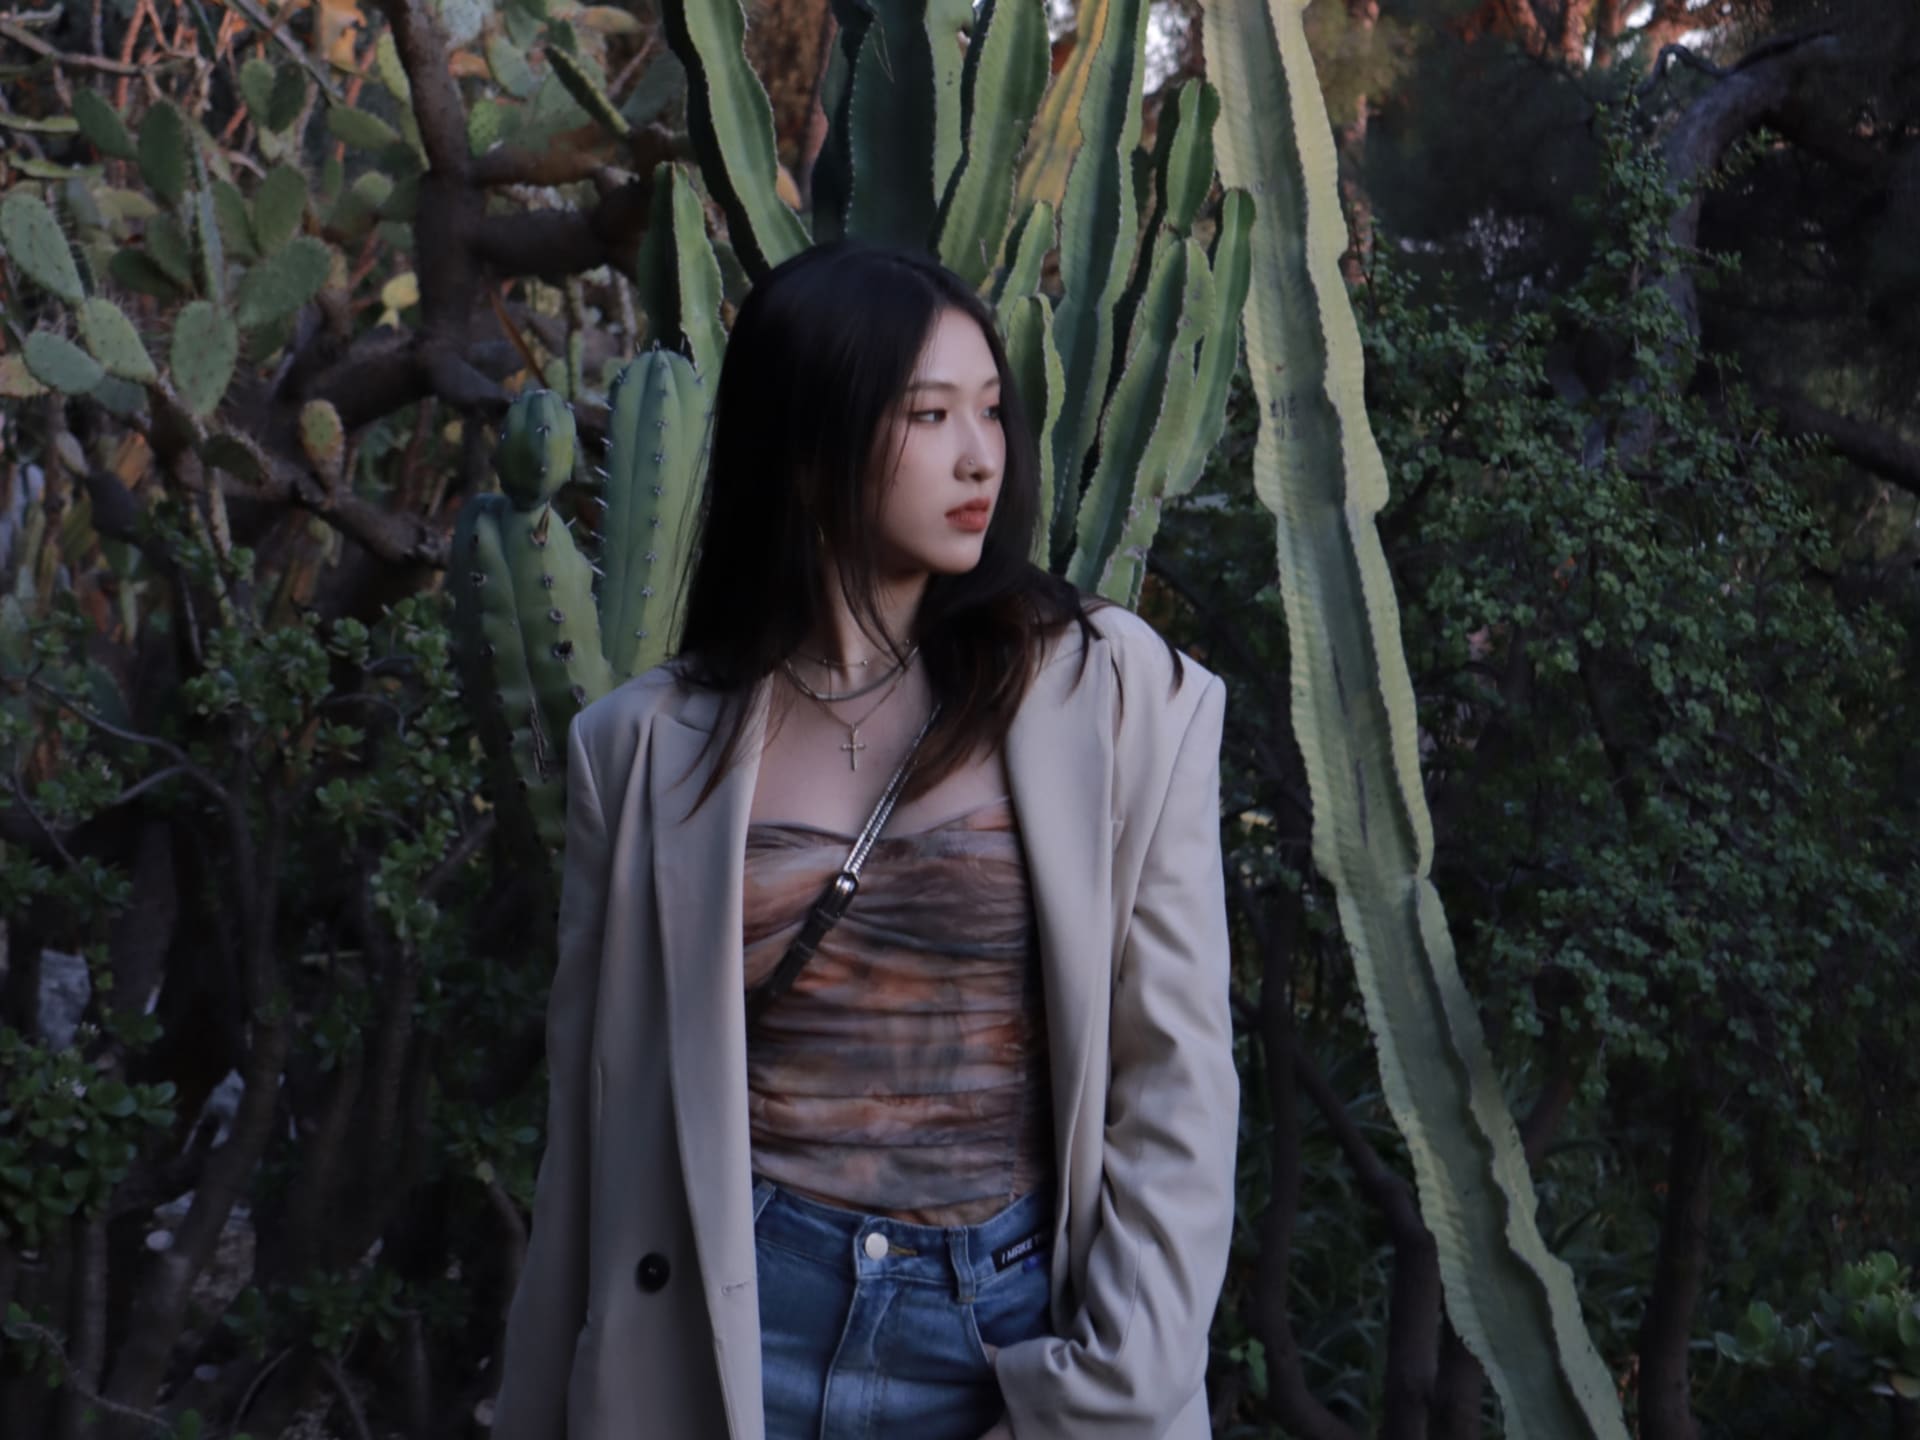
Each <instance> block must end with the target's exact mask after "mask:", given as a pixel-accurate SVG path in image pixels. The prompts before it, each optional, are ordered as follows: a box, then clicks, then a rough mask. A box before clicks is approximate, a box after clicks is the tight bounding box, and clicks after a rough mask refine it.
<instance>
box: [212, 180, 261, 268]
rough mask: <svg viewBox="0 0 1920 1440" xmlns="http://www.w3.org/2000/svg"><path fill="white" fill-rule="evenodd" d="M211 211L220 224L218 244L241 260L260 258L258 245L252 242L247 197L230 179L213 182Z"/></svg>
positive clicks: (251, 222)
mask: <svg viewBox="0 0 1920 1440" xmlns="http://www.w3.org/2000/svg"><path fill="white" fill-rule="evenodd" d="M213 213H214V216H215V218H216V219H217V220H218V221H219V224H220V244H221V246H222V247H223V248H224V249H225V250H226V251H227V252H228V253H230V254H232V255H235V256H237V257H239V258H240V259H242V260H257V259H259V258H260V251H259V247H258V246H256V245H255V244H254V243H253V218H252V216H251V214H249V212H248V208H247V198H246V196H244V195H242V194H241V193H240V191H239V190H238V189H237V188H236V187H235V186H234V185H233V183H232V182H231V181H229V180H216V181H214V182H213Z"/></svg>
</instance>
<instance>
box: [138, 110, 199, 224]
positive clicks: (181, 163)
mask: <svg viewBox="0 0 1920 1440" xmlns="http://www.w3.org/2000/svg"><path fill="white" fill-rule="evenodd" d="M187 146H188V140H187V122H186V121H185V120H184V119H182V118H181V115H180V112H179V111H178V110H177V109H175V108H174V106H173V104H172V102H170V101H166V100H162V101H161V102H160V103H159V104H158V105H155V106H154V107H153V108H152V109H151V110H149V111H147V116H146V119H144V120H142V121H141V122H140V140H139V144H138V146H137V150H138V155H139V161H140V175H141V178H142V179H144V180H145V181H146V182H147V184H148V185H149V186H151V187H152V189H153V193H154V194H156V195H158V196H159V197H160V199H161V200H162V201H164V202H165V203H166V204H168V205H178V204H179V203H180V197H181V196H183V195H185V194H186V193H187Z"/></svg>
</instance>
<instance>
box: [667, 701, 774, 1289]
mask: <svg viewBox="0 0 1920 1440" xmlns="http://www.w3.org/2000/svg"><path fill="white" fill-rule="evenodd" d="M719 710H720V705H719V697H718V696H716V695H714V694H712V693H711V692H702V691H693V692H690V693H689V694H688V696H687V698H686V699H685V700H684V701H683V702H682V703H681V705H680V706H679V707H678V710H677V711H673V712H665V713H662V714H661V715H660V716H658V717H656V719H655V722H654V725H653V727H652V740H651V748H650V752H649V757H648V767H647V768H648V786H649V801H650V805H651V811H652V822H653V824H654V826H655V830H654V837H655V841H654V844H653V847H652V849H653V879H654V886H655V890H654V893H655V895H656V896H657V897H658V901H659V904H658V914H659V919H660V942H661V954H662V969H663V971H664V974H665V979H666V991H667V1020H668V1025H667V1036H668V1041H667V1043H668V1065H669V1069H670V1072H671V1074H672V1081H673V1108H674V1122H675V1129H676V1130H677V1132H678V1136H679V1149H680V1163H681V1173H682V1174H683V1175H684V1176H685V1177H686V1186H687V1194H688V1196H689V1197H690V1198H693V1197H697V1199H694V1203H693V1205H692V1211H693V1229H694V1242H695V1245H696V1246H697V1248H698V1251H699V1256H700V1269H701V1274H702V1278H703V1280H704V1282H705V1285H706V1289H707V1296H708V1305H709V1313H711V1314H712V1315H714V1316H715V1317H716V1320H717V1319H718V1317H720V1316H721V1315H722V1314H723V1313H724V1312H725V1307H724V1306H723V1305H722V1304H721V1299H722V1295H723V1290H724V1289H731V1288H732V1287H735V1286H737V1285H738V1284H739V1283H740V1282H741V1281H743V1280H749V1279H751V1278H752V1276H753V1268H754V1256H753V1247H752V1244H751V1237H752V1234H753V1222H752V1213H751V1210H752V1161H751V1157H750V1154H749V1143H748V1135H747V1125H746V1115H747V1057H746V997H745V985H746V980H745V972H744V968H743V960H742V953H741V896H742V888H743V884H744V879H745V866H746V835H747V819H748V814H749V812H750V810H751V807H752V804H753V790H754V782H755V780H756V779H757V777H758V775H759V771H760V747H759V745H758V743H756V736H755V734H754V732H753V731H752V730H749V732H748V734H747V735H746V736H745V737H743V738H744V744H745V753H743V754H742V755H741V757H740V759H739V761H738V763H736V764H735V765H734V766H733V767H732V768H731V769H730V770H729V771H728V772H727V773H726V774H725V775H724V776H722V777H721V779H720V781H719V783H718V784H717V785H716V786H715V787H714V791H713V793H712V794H711V795H709V796H708V797H707V800H706V803H705V804H704V805H702V806H701V807H700V809H699V811H698V812H697V813H696V814H694V815H693V816H692V817H691V818H690V819H686V820H682V818H681V817H682V816H684V815H685V814H686V812H687V810H688V808H689V807H690V806H691V805H692V804H693V800H694V797H695V796H696V795H698V794H699V793H700V790H701V787H702V786H703V785H705V783H706V780H707V777H708V776H709V775H710V774H711V773H712V771H713V767H714V764H715V763H716V762H717V761H718V759H719V753H720V746H719V743H718V742H716V743H715V745H714V747H713V749H712V751H710V752H709V753H708V754H707V755H706V756H705V757H704V758H702V757H700V749H701V746H703V745H704V744H706V742H707V738H708V735H709V734H710V732H711V731H712V730H713V728H714V726H715V724H716V722H717V720H718V718H719ZM742 1236H745V1237H747V1243H746V1245H745V1249H744V1251H743V1250H742V1248H741V1237H742Z"/></svg>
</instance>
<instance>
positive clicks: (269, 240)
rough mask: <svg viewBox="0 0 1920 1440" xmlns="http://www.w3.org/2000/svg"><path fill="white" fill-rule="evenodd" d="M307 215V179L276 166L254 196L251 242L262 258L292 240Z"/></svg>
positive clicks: (268, 173) (289, 169)
mask: <svg viewBox="0 0 1920 1440" xmlns="http://www.w3.org/2000/svg"><path fill="white" fill-rule="evenodd" d="M306 212H307V177H306V176H305V175H302V174H301V173H300V172H299V171H298V170H296V169H294V168H293V166H291V165H276V166H274V167H273V169H271V170H269V171H268V172H267V175H266V178H265V179H264V180H262V181H261V182H260V188H259V189H258V190H256V191H254V193H253V238H254V243H255V245H256V246H257V247H258V248H259V251H260V254H261V255H262V256H271V255H274V254H276V253H278V251H279V250H280V247H281V246H283V245H285V244H286V243H287V241H289V240H291V239H292V238H293V236H294V234H295V232H296V231H298V230H299V228H300V221H301V218H302V217H303V216H304V215H305V214H306Z"/></svg>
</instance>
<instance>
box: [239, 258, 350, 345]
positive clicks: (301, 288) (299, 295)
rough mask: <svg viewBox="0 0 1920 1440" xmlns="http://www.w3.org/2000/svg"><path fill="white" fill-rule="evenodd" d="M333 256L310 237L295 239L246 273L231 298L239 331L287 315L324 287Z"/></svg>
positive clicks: (263, 324)
mask: <svg viewBox="0 0 1920 1440" xmlns="http://www.w3.org/2000/svg"><path fill="white" fill-rule="evenodd" d="M332 261H333V252H332V251H330V250H329V249H328V248H327V247H326V246H325V245H324V244H322V243H321V242H320V241H318V240H316V239H314V238H313V237H312V236H310V235H296V236H294V237H293V239H291V240H289V241H288V242H287V244H286V246H285V247H284V248H283V249H281V250H279V251H277V252H275V253H274V254H272V255H269V256H268V257H267V258H266V259H265V260H262V261H261V262H260V263H259V264H258V265H255V266H254V267H253V268H252V269H251V270H249V271H247V273H246V275H245V276H244V277H243V278H242V279H241V281H240V288H239V290H238V291H237V292H236V293H235V295H234V308H235V311H236V318H237V319H238V320H239V322H240V328H241V329H242V330H254V329H259V328H261V327H263V326H265V325H268V324H270V323H271V322H272V321H274V320H277V319H279V318H280V317H282V316H284V315H291V314H292V313H293V312H294V311H296V310H298V309H299V308H300V307H301V306H302V305H304V304H306V303H307V301H309V300H311V299H312V298H313V297H314V296H315V295H316V294H317V293H318V292H319V290H320V287H321V286H322V285H324V284H326V283H327V272H328V270H329V268H330V267H331V265H332Z"/></svg>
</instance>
